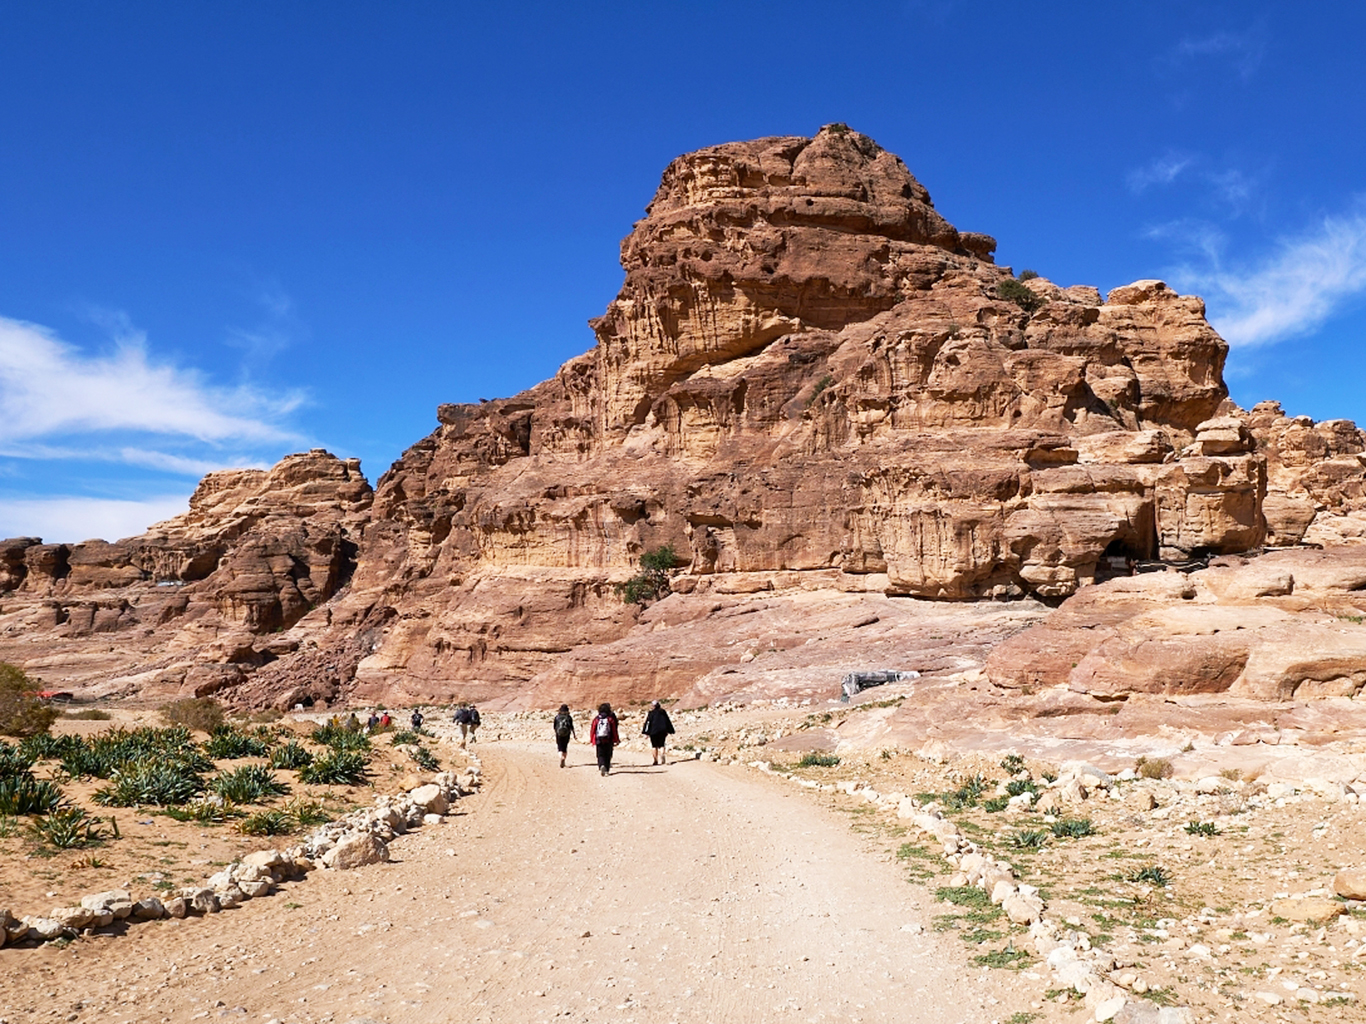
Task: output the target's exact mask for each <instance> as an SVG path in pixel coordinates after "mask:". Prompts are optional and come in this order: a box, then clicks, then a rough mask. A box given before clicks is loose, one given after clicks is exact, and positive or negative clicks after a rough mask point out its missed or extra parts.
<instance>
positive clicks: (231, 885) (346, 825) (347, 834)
mask: <svg viewBox="0 0 1366 1024" xmlns="http://www.w3.org/2000/svg"><path fill="white" fill-rule="evenodd" d="M469 760H470V763H469V764H468V765H467V766H466V767H465V768H464V769H463V770H462V771H460V772H458V773H457V772H454V771H444V772H440V773H438V774H437V775H436V776H435V777H434V778H433V779H432V781H431V782H429V783H426V784H425V785H421V786H418V787H416V788H414V789H412V790H409V791H408V792H407V793H403V794H400V795H397V796H388V795H385V796H379V797H376V798H375V803H374V806H372V807H366V808H361V809H360V810H356V811H352V812H351V813H349V814H347V815H345V816H344V817H341V818H338V819H337V820H336V821H329V822H328V823H327V824H325V825H322V826H321V827H319V828H318V829H316V830H315V831H314V832H313V833H312V834H311V835H310V836H309V837H308V838H307V839H305V840H304V841H303V843H301V844H299V845H297V846H292V847H289V848H288V849H285V850H257V851H256V852H254V853H249V854H247V855H246V856H244V857H243V858H242V859H241V860H240V861H237V862H235V863H233V864H230V865H228V866H227V867H225V868H224V869H223V870H222V871H219V872H218V873H216V874H214V875H212V876H210V877H209V878H208V879H207V884H205V885H203V886H191V887H189V888H184V889H181V890H179V891H178V892H177V893H176V894H175V895H174V896H169V897H163V896H156V895H149V896H143V897H140V898H138V899H134V898H133V896H132V894H131V893H130V892H129V891H128V890H126V889H110V890H107V891H105V892H99V893H92V894H91V895H88V896H83V897H81V900H80V904H79V906H75V907H56V908H54V909H53V910H52V911H51V913H49V914H45V915H37V914H29V915H25V916H22V917H15V916H13V914H11V913H10V912H9V911H8V910H0V946H4V945H18V944H20V943H28V944H35V943H42V942H51V941H53V940H55V939H74V938H76V937H77V936H79V935H80V934H82V933H87V934H88V933H91V932H93V931H96V930H98V929H100V928H107V927H109V926H111V925H113V924H114V923H115V922H123V923H124V924H125V925H127V924H140V923H142V922H144V921H158V920H161V919H162V918H167V917H174V918H185V917H189V916H202V915H204V914H216V913H218V912H219V911H221V910H230V909H232V908H234V907H238V906H241V905H242V904H243V903H245V902H246V901H247V900H250V899H257V898H259V897H262V896H270V895H272V894H273V893H275V891H276V888H277V887H278V886H279V884H280V883H281V882H285V881H292V880H298V879H303V878H304V877H305V876H306V875H307V874H308V872H309V871H312V870H313V869H314V868H315V867H317V866H319V865H321V866H322V867H323V868H330V869H333V870H338V871H341V870H349V869H352V868H358V867H363V866H364V865H367V864H377V863H381V862H383V861H387V860H388V859H389V843H390V842H391V841H393V839H394V837H396V836H399V835H402V834H403V833H405V832H407V831H409V830H410V829H413V828H418V827H420V826H422V825H433V824H437V823H438V822H440V821H441V819H442V818H443V817H444V816H445V815H446V814H447V812H448V811H449V809H450V806H451V804H453V803H454V802H455V801H457V800H459V799H460V798H461V797H464V796H468V795H470V794H471V793H473V792H474V791H475V790H477V789H478V788H479V786H480V784H481V781H482V771H483V768H482V765H481V763H480V761H479V759H478V758H477V757H474V756H473V755H470V758H469Z"/></svg>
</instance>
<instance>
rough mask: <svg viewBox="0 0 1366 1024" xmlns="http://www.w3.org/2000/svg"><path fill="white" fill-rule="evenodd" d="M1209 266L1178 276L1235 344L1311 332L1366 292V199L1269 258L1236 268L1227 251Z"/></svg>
mask: <svg viewBox="0 0 1366 1024" xmlns="http://www.w3.org/2000/svg"><path fill="white" fill-rule="evenodd" d="M1206 255H1207V257H1208V260H1207V263H1208V266H1207V267H1206V268H1205V269H1200V268H1193V267H1190V266H1186V267H1182V268H1179V269H1178V270H1177V272H1176V273H1174V274H1173V279H1174V280H1175V281H1176V282H1177V283H1178V284H1179V285H1180V286H1181V287H1182V288H1183V289H1186V290H1192V291H1196V292H1199V293H1201V294H1203V295H1204V296H1205V298H1206V300H1207V301H1208V303H1209V306H1210V311H1211V316H1210V319H1211V322H1212V323H1213V324H1214V326H1215V327H1216V328H1217V329H1218V330H1219V333H1220V334H1222V335H1223V336H1224V337H1225V338H1226V339H1227V340H1228V342H1229V344H1231V345H1241V346H1249V347H1250V346H1255V345H1269V344H1273V343H1275V342H1278V341H1284V340H1285V339H1287V338H1293V337H1297V336H1299V335H1304V334H1308V333H1311V332H1312V331H1314V330H1315V329H1317V328H1318V327H1319V326H1320V325H1322V324H1323V323H1324V322H1325V321H1326V320H1328V319H1329V318H1330V317H1332V316H1333V315H1334V314H1336V313H1337V312H1339V311H1340V310H1341V309H1342V308H1343V307H1344V306H1346V305H1347V304H1348V303H1350V302H1352V301H1353V300H1355V299H1357V298H1358V297H1360V296H1361V295H1362V294H1363V293H1366V199H1363V200H1358V201H1357V202H1356V203H1355V204H1354V205H1353V206H1352V207H1351V209H1349V211H1348V212H1346V213H1344V214H1341V215H1337V216H1330V217H1325V218H1323V220H1322V221H1321V222H1320V223H1319V224H1318V225H1316V226H1315V227H1314V228H1313V229H1311V230H1309V231H1306V232H1305V233H1303V234H1301V235H1299V236H1297V237H1294V238H1287V239H1284V240H1282V241H1281V242H1280V243H1278V245H1277V246H1276V248H1275V251H1274V252H1273V254H1272V255H1271V256H1269V257H1268V258H1266V259H1264V260H1262V261H1260V262H1258V263H1255V264H1253V265H1249V266H1244V267H1234V268H1229V267H1225V266H1222V265H1221V263H1220V260H1219V248H1218V247H1215V248H1214V249H1212V250H1210V249H1207V250H1206Z"/></svg>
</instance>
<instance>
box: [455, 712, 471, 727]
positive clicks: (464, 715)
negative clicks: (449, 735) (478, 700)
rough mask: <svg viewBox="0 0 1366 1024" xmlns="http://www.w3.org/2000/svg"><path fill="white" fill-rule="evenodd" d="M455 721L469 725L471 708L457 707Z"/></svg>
mask: <svg viewBox="0 0 1366 1024" xmlns="http://www.w3.org/2000/svg"><path fill="white" fill-rule="evenodd" d="M455 721H456V723H457V724H459V725H469V724H470V709H469V708H458V709H456V712H455Z"/></svg>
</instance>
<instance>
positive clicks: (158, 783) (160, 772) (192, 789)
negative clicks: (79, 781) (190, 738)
mask: <svg viewBox="0 0 1366 1024" xmlns="http://www.w3.org/2000/svg"><path fill="white" fill-rule="evenodd" d="M203 791H204V780H203V779H202V778H200V776H199V773H198V772H197V771H195V770H194V769H193V768H192V767H190V766H189V765H188V764H185V763H184V762H181V761H170V760H157V761H145V762H141V763H134V764H129V765H128V766H126V767H125V768H120V769H116V770H115V771H114V773H113V774H112V775H111V776H110V785H108V786H105V787H103V788H101V789H97V790H96V791H95V795H94V797H93V799H94V801H95V803H97V804H100V805H101V806H104V807H134V806H137V805H139V804H151V805H155V806H158V807H167V806H176V805H179V804H183V803H188V802H189V800H190V799H191V798H193V797H195V796H197V795H198V794H200V793H202V792H203Z"/></svg>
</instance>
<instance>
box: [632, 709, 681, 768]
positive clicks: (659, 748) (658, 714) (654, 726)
mask: <svg viewBox="0 0 1366 1024" xmlns="http://www.w3.org/2000/svg"><path fill="white" fill-rule="evenodd" d="M673 731H674V724H673V722H671V721H669V713H668V712H667V711H665V710H664V706H663V705H662V704H660V703H659V701H655V703H654V706H653V707H651V708H650V713H649V714H648V715H646V716H645V725H644V726H643V727H642V728H641V730H640V733H641V735H642V736H648V737H650V753H651V754H652V755H653V756H654V761H652V762H651V763H652V764H666V763H667V761H666V759H665V756H664V741H665V740H667V739H668V738H669V737H670V736H671V735H672V734H673Z"/></svg>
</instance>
